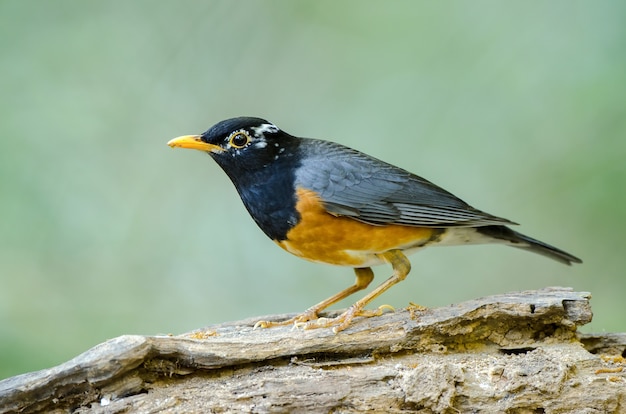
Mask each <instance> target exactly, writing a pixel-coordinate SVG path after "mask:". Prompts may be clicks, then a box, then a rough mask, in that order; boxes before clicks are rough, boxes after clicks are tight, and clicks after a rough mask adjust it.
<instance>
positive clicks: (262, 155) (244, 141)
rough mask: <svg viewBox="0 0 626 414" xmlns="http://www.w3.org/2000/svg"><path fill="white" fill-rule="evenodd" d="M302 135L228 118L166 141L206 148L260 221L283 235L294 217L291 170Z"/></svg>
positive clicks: (274, 234)
mask: <svg viewBox="0 0 626 414" xmlns="http://www.w3.org/2000/svg"><path fill="white" fill-rule="evenodd" d="M301 142H303V141H302V140H300V139H298V138H296V137H293V136H291V135H289V134H287V133H285V132H283V131H281V130H280V129H278V127H276V126H275V125H273V124H271V123H270V122H268V121H266V120H264V119H261V118H244V117H242V118H232V119H227V120H225V121H222V122H218V123H217V124H215V125H213V126H212V127H211V128H209V129H208V130H207V131H206V132H204V133H203V134H201V135H186V136H182V137H178V138H174V139H173V140H171V141H170V142H168V145H169V146H170V147H182V148H192V149H197V150H201V151H205V152H207V153H208V154H209V155H210V156H211V157H212V158H213V159H214V160H215V161H216V162H217V163H218V164H219V165H220V167H222V169H223V170H224V172H226V174H227V175H228V177H229V178H230V179H231V181H232V182H233V184H234V185H235V187H236V188H237V191H238V192H239V195H240V196H241V200H242V201H243V203H244V205H245V206H246V208H247V209H248V211H249V212H250V215H251V216H252V218H253V219H254V220H255V221H256V222H257V224H258V225H259V227H261V229H262V230H263V231H264V232H265V234H267V235H268V236H269V237H270V238H272V239H273V240H283V239H284V238H285V237H286V234H287V232H288V231H289V229H290V228H291V227H292V226H293V224H294V223H296V222H297V220H298V219H297V214H298V213H297V211H296V209H295V203H296V200H295V192H294V182H295V171H296V169H297V167H298V165H299V164H298V163H299V161H298V158H299V155H298V154H299V148H300V144H301Z"/></svg>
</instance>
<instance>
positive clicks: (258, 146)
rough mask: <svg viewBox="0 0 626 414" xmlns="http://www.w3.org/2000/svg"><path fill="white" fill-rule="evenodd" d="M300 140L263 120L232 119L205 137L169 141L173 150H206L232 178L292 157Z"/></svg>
mask: <svg viewBox="0 0 626 414" xmlns="http://www.w3.org/2000/svg"><path fill="white" fill-rule="evenodd" d="M297 141H298V140H297V138H294V137H292V136H291V135H289V134H287V133H285V132H283V131H281V130H280V129H279V128H278V127H277V126H276V125H274V124H272V123H271V122H268V121H266V120H265V119H261V118H252V117H239V118H231V119H227V120H224V121H221V122H218V123H217V124H215V125H213V126H212V127H211V128H209V129H208V130H207V131H206V132H204V133H202V134H201V135H186V136H182V137H178V138H175V139H173V140H171V141H170V142H168V145H169V146H171V147H183V148H192V149H198V150H201V151H206V152H207V153H208V154H209V155H211V157H212V158H213V159H215V161H216V162H217V163H218V164H219V165H220V166H221V167H222V168H223V169H224V171H226V173H227V174H228V175H231V174H235V173H242V172H245V171H255V170H259V169H261V168H265V167H267V166H268V165H269V164H271V163H273V162H274V161H276V160H278V159H279V158H281V157H283V156H285V157H287V156H289V153H290V152H291V151H290V150H292V149H293V148H294V147H295V146H297Z"/></svg>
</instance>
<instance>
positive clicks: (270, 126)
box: [251, 124, 279, 135]
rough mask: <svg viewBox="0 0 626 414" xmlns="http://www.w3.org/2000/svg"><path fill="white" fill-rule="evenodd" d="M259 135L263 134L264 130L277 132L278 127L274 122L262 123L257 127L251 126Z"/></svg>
mask: <svg viewBox="0 0 626 414" xmlns="http://www.w3.org/2000/svg"><path fill="white" fill-rule="evenodd" d="M251 129H252V130H253V131H254V132H255V133H256V134H257V135H262V134H263V133H264V132H269V133H272V134H273V133H276V132H278V131H279V129H278V127H277V126H276V125H274V124H261V125H259V126H258V127H256V128H251Z"/></svg>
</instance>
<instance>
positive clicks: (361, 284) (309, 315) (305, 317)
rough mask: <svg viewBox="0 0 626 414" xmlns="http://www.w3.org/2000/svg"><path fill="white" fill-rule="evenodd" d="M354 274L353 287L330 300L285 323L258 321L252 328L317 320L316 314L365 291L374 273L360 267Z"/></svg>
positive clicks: (369, 269) (298, 323)
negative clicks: (356, 293)
mask: <svg viewBox="0 0 626 414" xmlns="http://www.w3.org/2000/svg"><path fill="white" fill-rule="evenodd" d="M354 273H355V275H356V280H355V281H354V285H352V286H350V287H349V288H347V289H344V290H342V291H341V292H339V293H337V294H336V295H334V296H331V297H330V298H328V299H326V300H323V301H321V302H320V303H318V304H317V305H313V306H311V307H310V308H309V309H307V310H305V311H304V312H303V313H301V314H300V315H297V316H294V317H293V318H291V319H287V320H286V321H279V322H272V321H258V322H257V323H256V324H255V325H254V327H255V328H271V327H273V326H285V325H291V324H296V325H298V326H299V325H300V324H304V323H306V322H309V321H312V320H315V319H317V318H318V313H319V312H321V311H323V310H324V309H326V308H327V307H329V306H331V305H333V304H334V303H337V302H339V301H340V300H342V299H345V298H347V297H348V296H350V295H352V294H353V293H355V292H358V291H359V290H363V289H365V288H366V287H367V286H369V284H370V283H371V282H372V280H374V272H373V271H372V269H371V268H369V267H361V268H355V269H354Z"/></svg>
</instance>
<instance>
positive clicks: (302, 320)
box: [255, 250, 411, 333]
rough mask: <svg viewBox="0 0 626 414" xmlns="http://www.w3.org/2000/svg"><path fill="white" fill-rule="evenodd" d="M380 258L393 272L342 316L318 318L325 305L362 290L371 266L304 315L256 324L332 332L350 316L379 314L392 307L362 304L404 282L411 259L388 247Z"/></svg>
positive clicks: (370, 278) (338, 328) (359, 271)
mask: <svg viewBox="0 0 626 414" xmlns="http://www.w3.org/2000/svg"><path fill="white" fill-rule="evenodd" d="M379 257H380V258H381V259H383V260H384V261H385V262H387V263H389V264H390V265H391V267H392V268H393V274H392V275H391V277H390V278H389V279H387V280H385V281H384V282H383V283H381V284H380V285H379V286H378V287H377V288H376V289H374V290H373V291H371V292H370V293H369V294H367V295H365V297H363V298H362V299H360V300H358V301H357V302H356V303H355V304H354V305H352V306H350V307H349V308H348V310H346V311H345V312H344V313H342V314H341V315H339V316H337V317H335V318H320V319H318V318H317V315H318V313H319V312H320V311H322V310H323V309H325V308H327V307H328V306H330V305H332V304H333V303H335V302H338V301H340V300H341V299H344V298H346V297H348V296H350V295H351V294H353V293H355V292H358V291H359V290H362V289H365V288H366V287H367V285H369V284H370V282H371V281H372V279H373V278H374V273H373V272H372V269H371V268H369V267H364V268H358V269H355V273H356V282H355V284H354V285H353V286H351V287H349V288H348V289H345V290H343V291H341V292H339V293H338V294H336V295H335V296H333V297H331V298H329V299H326V300H325V301H323V302H320V303H318V304H317V305H315V306H313V307H311V308H309V309H308V310H306V311H305V312H304V313H303V314H301V315H298V316H296V317H294V318H291V319H289V320H287V321H283V322H265V321H259V322H257V323H256V325H255V327H263V328H268V327H272V326H279V325H289V324H292V323H294V324H295V325H296V326H298V327H302V328H303V329H316V328H328V327H331V326H333V327H334V328H333V332H335V333H337V332H340V331H343V330H344V329H346V328H347V327H348V326H349V325H350V323H351V322H352V319H354V318H355V317H357V316H364V317H371V316H379V315H381V314H382V313H383V309H385V308H391V306H389V305H383V306H381V307H379V308H378V309H377V310H374V311H371V310H366V309H365V306H367V305H368V304H369V303H370V302H371V301H373V300H374V299H376V298H377V297H378V296H380V295H381V294H383V293H384V292H385V291H386V290H387V289H389V288H390V287H392V286H393V285H395V284H397V283H399V282H401V281H403V280H404V279H405V278H406V276H407V275H408V274H409V272H410V271H411V262H409V259H407V257H406V256H405V255H404V253H402V252H401V251H400V250H390V251H388V252H385V253H381V254H380V255H379ZM392 309H393V308H392Z"/></svg>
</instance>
